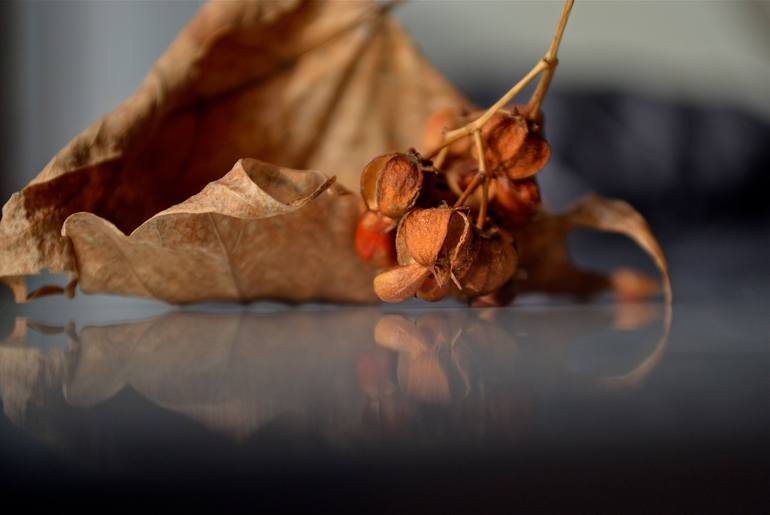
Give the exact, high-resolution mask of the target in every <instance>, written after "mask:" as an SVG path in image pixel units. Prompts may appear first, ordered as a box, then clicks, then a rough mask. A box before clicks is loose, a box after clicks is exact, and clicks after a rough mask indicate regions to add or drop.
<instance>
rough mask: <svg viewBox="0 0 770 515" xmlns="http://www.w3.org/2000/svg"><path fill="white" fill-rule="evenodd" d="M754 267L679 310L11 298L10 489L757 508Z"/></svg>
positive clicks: (444, 506)
mask: <svg viewBox="0 0 770 515" xmlns="http://www.w3.org/2000/svg"><path fill="white" fill-rule="evenodd" d="M756 277H758V278H759V279H760V280H752V281H749V282H747V283H746V284H745V287H742V288H738V289H734V290H732V291H730V292H726V293H725V294H724V295H722V296H717V295H714V294H713V293H708V294H704V293H703V291H702V290H698V289H697V288H692V289H690V291H695V292H696V293H695V294H692V295H689V296H688V295H687V294H685V295H681V296H680V297H679V298H678V299H677V300H676V301H675V303H674V305H673V309H669V308H667V307H666V306H664V305H662V304H661V303H657V302H650V303H640V304H633V303H629V304H623V303H615V302H612V301H610V300H608V299H599V300H597V301H595V302H592V303H583V304H580V303H574V302H572V301H565V300H560V299H545V298H539V297H530V298H524V299H522V301H521V302H519V303H517V305H516V306H514V307H508V308H498V309H469V308H467V307H465V306H461V305H459V304H453V303H442V304H437V305H429V304H424V303H418V302H408V303H405V304H401V305H394V306H386V305H383V306H369V307H355V306H328V305H305V306H286V305H282V304H275V303H257V304H253V305H249V306H239V305H227V304H201V305H194V306H189V307H184V308H179V307H170V306H166V305H163V304H159V303H155V302H151V301H143V300H136V299H121V298H114V297H99V296H97V297H89V296H78V297H76V298H75V299H74V300H70V301H68V300H65V299H56V298H46V299H40V300H39V301H36V302H35V303H32V304H27V305H13V304H11V303H10V301H9V299H8V297H5V298H4V302H3V304H2V315H1V316H0V324H2V325H1V326H0V327H1V330H2V331H1V334H2V335H4V336H3V338H2V342H1V343H0V396H1V397H2V416H1V417H0V467H1V468H2V486H0V491H2V494H3V496H4V497H3V498H8V496H15V495H19V496H23V497H25V498H26V499H30V498H31V499H42V498H44V497H52V498H55V499H59V500H62V499H70V500H72V501H73V502H77V503H83V502H88V501H93V500H95V499H98V498H100V497H102V496H118V497H123V498H124V499H125V502H138V501H139V500H146V499H148V498H154V497H155V496H160V497H165V496H167V495H175V496H181V497H182V498H184V499H187V500H190V499H193V500H196V502H198V501H197V500H199V501H200V502H204V501H205V500H211V499H213V498H217V499H218V502H221V503H226V504H238V505H241V506H247V507H249V509H250V510H257V509H260V508H264V509H267V510H268V511H270V512H272V511H278V510H279V509H283V508H287V507H288V508H292V507H295V508H301V509H310V508H318V507H324V508H326V509H328V510H330V511H338V510H339V509H342V508H351V507H352V508H355V509H356V510H358V511H360V512H367V513H368V512H389V513H393V512H398V513H403V512H406V513H413V512H415V513H424V512H431V511H442V512H450V513H455V512H461V513H467V512H471V513H478V512H485V511H500V508H501V507H503V510H502V511H504V512H513V511H539V510H545V511H550V510H551V509H557V508H559V509H563V508H565V507H576V506H590V507H591V511H597V510H598V511H610V512H618V511H621V512H629V511H631V512H633V511H640V512H649V511H650V510H654V511H655V512H663V511H675V512H681V511H685V512H687V511H691V510H697V511H699V512H702V511H703V510H704V508H705V509H709V508H716V509H717V510H718V511H730V512H746V511H754V510H755V509H757V510H758V511H761V510H759V508H761V507H763V506H767V504H766V503H767V501H768V493H767V492H769V491H770V453H769V452H768V451H770V431H769V429H770V409H768V408H770V337H769V336H770V331H768V329H769V328H770V327H769V324H768V322H769V321H770V317H768V314H769V313H770V311H769V310H768V295H767V293H768V290H767V288H766V285H767V283H766V282H762V281H764V276H761V275H758V276H756ZM685 291H687V290H686V288H685Z"/></svg>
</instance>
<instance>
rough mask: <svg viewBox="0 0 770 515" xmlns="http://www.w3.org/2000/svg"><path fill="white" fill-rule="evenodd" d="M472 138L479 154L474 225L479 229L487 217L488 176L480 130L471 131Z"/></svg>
mask: <svg viewBox="0 0 770 515" xmlns="http://www.w3.org/2000/svg"><path fill="white" fill-rule="evenodd" d="M473 140H474V141H475V143H476V152H477V153H478V155H479V173H478V176H480V177H482V181H483V183H482V186H481V206H479V217H478V219H477V220H476V227H477V228H478V229H479V230H481V229H483V228H484V221H485V220H486V218H487V202H488V201H489V177H488V176H487V160H486V158H485V157H484V142H483V141H481V131H480V130H475V131H473Z"/></svg>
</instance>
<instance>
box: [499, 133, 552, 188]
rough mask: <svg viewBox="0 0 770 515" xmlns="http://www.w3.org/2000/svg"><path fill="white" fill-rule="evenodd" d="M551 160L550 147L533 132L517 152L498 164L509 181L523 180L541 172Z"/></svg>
mask: <svg viewBox="0 0 770 515" xmlns="http://www.w3.org/2000/svg"><path fill="white" fill-rule="evenodd" d="M550 158H551V146H550V145H549V144H548V142H547V141H546V140H545V138H543V137H542V136H540V135H539V134H536V133H534V132H530V133H529V134H528V135H527V138H526V140H525V141H524V144H523V145H522V146H521V148H520V149H519V152H518V153H517V154H516V155H515V156H514V157H513V158H511V159H510V160H508V161H504V162H502V163H500V165H499V169H500V171H501V172H502V173H504V174H505V175H507V176H508V177H510V178H511V179H524V178H527V177H531V176H533V175H535V174H536V173H537V172H539V171H540V170H542V169H543V168H544V167H545V165H546V164H548V160H549V159H550Z"/></svg>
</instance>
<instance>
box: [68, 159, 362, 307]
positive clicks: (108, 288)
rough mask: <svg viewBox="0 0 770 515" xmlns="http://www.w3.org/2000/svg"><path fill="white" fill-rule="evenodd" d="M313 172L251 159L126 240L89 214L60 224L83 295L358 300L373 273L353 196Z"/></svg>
mask: <svg viewBox="0 0 770 515" xmlns="http://www.w3.org/2000/svg"><path fill="white" fill-rule="evenodd" d="M328 186H329V181H328V180H326V179H325V178H324V177H323V176H322V175H321V174H320V173H317V172H316V173H314V172H307V171H297V170H289V169H285V168H279V167H276V166H274V165H270V164H267V163H262V162H259V161H256V160H253V159H243V160H241V161H239V162H238V163H237V164H236V166H235V167H234V168H233V170H232V171H231V172H230V173H228V174H227V175H225V176H224V177H223V178H222V179H220V180H218V181H214V182H212V183H210V184H209V185H208V186H206V187H205V188H204V189H203V191H201V192H200V193H199V194H197V195H195V196H193V197H191V198H190V199H188V200H187V201H185V202H183V203H181V204H179V205H177V206H174V207H172V208H170V209H167V210H165V211H163V212H161V213H158V214H157V215H155V216H154V217H152V218H150V219H149V220H147V221H146V222H145V223H143V224H142V225H141V226H139V227H138V228H137V229H136V230H135V231H133V232H132V233H131V235H130V236H126V235H124V234H123V233H122V232H121V231H120V230H119V229H118V228H117V227H115V225H113V224H111V223H110V222H108V221H107V220H105V219H103V218H100V217H98V216H96V215H94V214H91V213H76V214H74V215H72V216H70V217H69V218H68V219H67V220H66V221H65V223H64V229H63V232H64V235H65V236H67V237H68V238H70V240H71V241H72V245H73V247H74V250H75V253H76V255H77V256H78V262H79V270H80V286H81V288H82V289H83V291H85V292H89V293H90V292H112V293H120V294H127V295H138V296H142V297H151V298H156V299H161V300H164V301H167V302H173V303H186V302H195V301H199V300H203V299H233V300H240V301H248V300H252V299H257V298H276V299H285V300H290V301H293V302H299V301H308V300H335V301H347V302H366V301H372V300H374V297H373V295H372V292H371V287H370V284H371V280H372V277H373V271H372V270H371V268H369V267H367V266H366V265H365V264H363V263H361V262H360V261H359V260H358V258H357V257H356V255H355V253H354V249H353V246H352V238H353V230H354V224H351V221H354V220H355V216H356V215H357V213H358V201H357V199H356V197H355V196H353V195H349V194H339V193H335V192H332V191H327V188H328Z"/></svg>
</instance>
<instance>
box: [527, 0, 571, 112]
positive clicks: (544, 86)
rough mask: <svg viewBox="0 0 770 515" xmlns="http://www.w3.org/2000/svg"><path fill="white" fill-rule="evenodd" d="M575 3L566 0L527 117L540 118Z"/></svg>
mask: <svg viewBox="0 0 770 515" xmlns="http://www.w3.org/2000/svg"><path fill="white" fill-rule="evenodd" d="M574 4H575V0H566V1H565V2H564V7H563V8H562V10H561V17H560V18H559V24H558V25H557V26H556V32H555V33H554V35H553V39H552V40H551V46H550V47H548V51H547V52H546V53H545V56H544V57H543V61H545V62H546V63H548V68H547V69H546V70H545V72H544V73H543V76H542V77H541V78H540V82H538V84H537V87H536V88H535V91H534V93H532V98H531V99H530V100H529V105H528V108H527V118H529V119H530V120H534V119H536V118H538V115H539V113H540V106H541V105H542V103H543V99H544V98H545V94H546V93H547V92H548V88H549V87H550V85H551V79H553V75H554V73H556V66H557V65H558V64H559V58H558V57H557V55H558V53H559V45H560V44H561V39H562V36H563V35H564V29H565V28H566V27H567V21H568V20H569V14H570V12H571V11H572V6H573V5H574Z"/></svg>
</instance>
